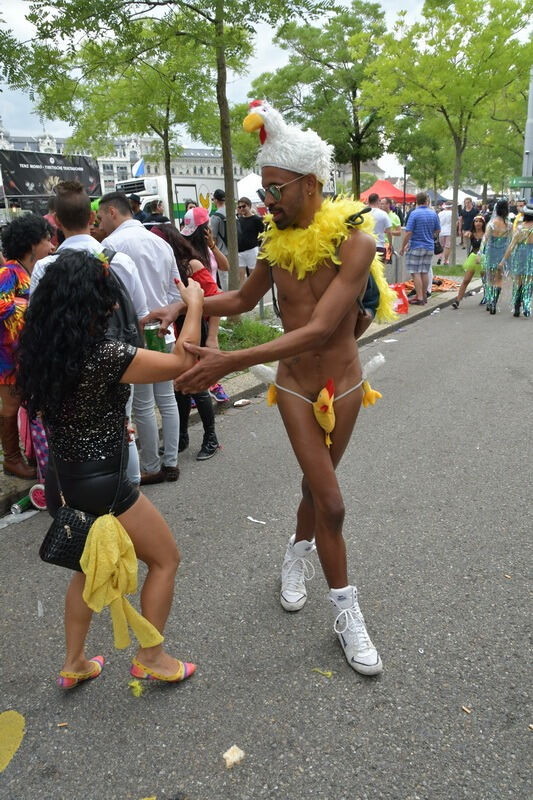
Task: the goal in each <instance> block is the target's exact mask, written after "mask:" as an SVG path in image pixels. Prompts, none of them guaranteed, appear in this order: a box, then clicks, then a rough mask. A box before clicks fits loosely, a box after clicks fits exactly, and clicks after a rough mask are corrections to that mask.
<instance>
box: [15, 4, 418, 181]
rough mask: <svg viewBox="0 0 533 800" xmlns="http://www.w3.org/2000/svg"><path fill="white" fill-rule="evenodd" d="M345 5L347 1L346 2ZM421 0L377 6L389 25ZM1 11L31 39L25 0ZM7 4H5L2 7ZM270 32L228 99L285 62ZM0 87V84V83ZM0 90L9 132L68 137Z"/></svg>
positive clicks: (386, 160)
mask: <svg viewBox="0 0 533 800" xmlns="http://www.w3.org/2000/svg"><path fill="white" fill-rule="evenodd" d="M346 4H347V5H348V4H349V3H348V2H346ZM422 4H423V3H422V0H403V1H402V0H400V4H398V2H397V1H396V0H381V5H382V6H383V8H384V9H385V13H386V17H387V21H388V23H389V24H390V25H392V23H393V21H394V19H395V16H396V13H397V11H398V10H399V9H400V8H404V9H407V10H408V11H409V12H410V16H411V15H413V16H414V14H415V13H416V11H417V10H418V9H420V8H421V7H422ZM2 6H3V8H2V14H3V17H4V20H5V23H6V25H7V26H8V27H9V28H11V29H12V30H13V31H14V33H15V34H16V35H17V37H18V38H21V39H29V38H31V35H32V31H33V27H32V26H31V25H30V24H29V23H28V22H26V20H25V19H24V16H25V14H26V13H27V12H28V9H29V2H28V0H8V2H7V3H5V4H4V3H3V2H2ZM6 6H7V7H6ZM273 35H274V31H273V29H272V28H270V27H269V26H267V25H261V26H259V29H258V35H257V40H256V48H255V55H254V57H253V58H252V59H251V60H250V64H249V70H248V72H247V74H246V76H245V77H242V78H239V77H235V76H231V75H230V76H229V81H228V96H229V99H230V102H243V101H245V100H247V95H248V91H249V88H250V84H251V81H252V80H253V79H254V78H255V77H257V76H258V75H259V74H261V73H262V72H265V71H272V70H275V69H277V68H278V67H281V66H283V65H284V64H285V63H287V59H288V57H287V53H286V52H284V51H283V50H281V49H280V48H278V47H275V45H273V44H272V37H273ZM0 86H1V85H0ZM1 88H2V92H1V93H0V115H1V117H2V122H3V125H4V127H5V128H6V129H7V130H8V131H9V133H11V134H13V135H17V136H24V135H31V136H36V135H39V134H40V133H42V132H43V130H46V132H47V133H51V134H53V135H54V136H68V133H69V129H68V127H67V126H66V124H65V123H64V122H61V121H57V120H48V119H47V120H43V121H41V120H40V119H39V117H38V116H37V115H36V114H35V113H34V112H33V105H32V102H31V100H30V98H29V97H28V95H26V94H24V93H23V92H15V91H12V90H10V89H8V88H7V87H6V86H1ZM184 144H188V142H184ZM379 163H380V166H381V167H382V168H383V169H385V170H386V171H387V172H388V174H392V175H399V174H400V173H401V167H400V166H399V164H398V162H397V161H396V158H395V157H394V156H384V157H383V158H382V159H380V161H379Z"/></svg>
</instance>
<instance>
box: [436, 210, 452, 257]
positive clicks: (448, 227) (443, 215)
mask: <svg viewBox="0 0 533 800" xmlns="http://www.w3.org/2000/svg"><path fill="white" fill-rule="evenodd" d="M439 222H440V234H439V240H440V243H441V245H442V247H443V253H442V257H443V261H444V263H445V264H447V263H448V259H449V257H450V245H451V241H452V204H451V203H448V202H447V203H445V204H444V208H443V209H442V211H440V212H439ZM437 264H440V258H439V259H438V261H437Z"/></svg>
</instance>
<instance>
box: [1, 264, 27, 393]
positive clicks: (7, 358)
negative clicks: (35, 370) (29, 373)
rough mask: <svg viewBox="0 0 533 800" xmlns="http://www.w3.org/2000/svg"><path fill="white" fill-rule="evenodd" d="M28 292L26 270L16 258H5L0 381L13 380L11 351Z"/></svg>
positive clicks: (25, 306)
mask: <svg viewBox="0 0 533 800" xmlns="http://www.w3.org/2000/svg"><path fill="white" fill-rule="evenodd" d="M29 295H30V275H29V273H28V272H27V271H26V270H25V269H24V267H22V266H21V265H20V264H19V263H18V261H6V263H5V265H4V266H3V267H0V320H1V321H2V323H3V325H2V327H1V328H0V384H14V383H15V370H14V367H15V351H16V348H17V344H18V339H19V336H20V334H21V331H22V328H23V327H24V315H25V313H26V309H27V307H28V298H29Z"/></svg>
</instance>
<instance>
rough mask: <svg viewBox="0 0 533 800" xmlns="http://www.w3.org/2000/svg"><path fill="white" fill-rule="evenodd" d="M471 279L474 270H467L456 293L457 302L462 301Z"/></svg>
mask: <svg viewBox="0 0 533 800" xmlns="http://www.w3.org/2000/svg"><path fill="white" fill-rule="evenodd" d="M473 277H474V270H473V269H468V270H467V271H466V272H465V276H464V278H463V282H462V284H461V285H460V287H459V291H458V293H457V300H458V301H459V302H461V300H462V299H463V297H464V296H465V292H466V290H467V287H468V284H469V283H470V281H471V280H472V278H473Z"/></svg>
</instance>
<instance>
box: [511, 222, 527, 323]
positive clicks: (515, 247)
mask: <svg viewBox="0 0 533 800" xmlns="http://www.w3.org/2000/svg"><path fill="white" fill-rule="evenodd" d="M509 249H510V251H511V258H510V261H511V276H512V279H513V307H514V312H515V316H517V317H518V316H520V308H521V307H522V308H523V311H524V316H525V317H529V316H530V315H531V295H532V293H533V227H532V226H530V225H525V224H524V223H523V222H522V223H521V224H519V225H518V227H517V228H516V231H515V233H514V235H513V239H512V241H511V245H510V248H509Z"/></svg>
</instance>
